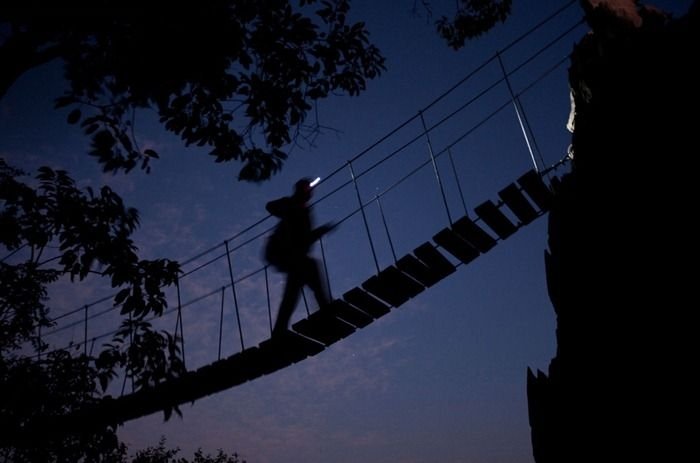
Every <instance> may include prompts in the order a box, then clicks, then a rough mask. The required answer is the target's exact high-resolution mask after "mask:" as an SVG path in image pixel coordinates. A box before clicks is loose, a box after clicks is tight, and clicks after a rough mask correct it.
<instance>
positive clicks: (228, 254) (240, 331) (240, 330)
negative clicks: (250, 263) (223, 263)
mask: <svg viewBox="0 0 700 463" xmlns="http://www.w3.org/2000/svg"><path fill="white" fill-rule="evenodd" d="M224 246H226V260H227V261H228V274H229V276H230V277H231V292H232V293H233V305H234V307H235V308H236V322H237V323H238V336H239V337H240V340H241V350H242V351H243V350H245V344H244V342H243V327H241V314H240V312H239V311H238V298H237V297H236V283H235V281H234V280H233V266H232V265H231V251H229V248H228V240H226V241H224Z"/></svg>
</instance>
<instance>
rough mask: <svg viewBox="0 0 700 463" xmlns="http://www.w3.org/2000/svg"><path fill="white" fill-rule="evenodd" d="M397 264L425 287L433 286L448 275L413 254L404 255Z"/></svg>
mask: <svg viewBox="0 0 700 463" xmlns="http://www.w3.org/2000/svg"><path fill="white" fill-rule="evenodd" d="M396 266H397V267H398V268H399V270H401V271H402V272H404V273H406V274H407V275H410V276H411V277H412V278H413V279H414V280H417V281H418V282H420V284H422V285H423V286H425V287H430V286H433V285H434V284H435V283H437V282H438V281H440V280H442V279H443V278H444V277H445V276H446V275H443V274H441V273H438V272H435V271H434V270H433V269H431V268H430V267H428V266H427V265H425V264H424V263H423V262H421V261H420V260H419V259H418V258H417V257H415V256H414V255H413V254H406V255H405V256H403V257H402V258H401V259H399V260H398V261H397V262H396Z"/></svg>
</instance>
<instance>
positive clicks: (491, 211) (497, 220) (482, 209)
mask: <svg viewBox="0 0 700 463" xmlns="http://www.w3.org/2000/svg"><path fill="white" fill-rule="evenodd" d="M474 211H475V212H476V213H477V214H478V215H479V217H481V219H482V220H483V221H484V222H486V225H488V226H489V227H490V228H491V229H492V230H493V231H494V232H496V234H497V235H498V236H499V237H500V238H501V239H506V238H508V237H509V236H510V235H512V234H513V233H515V232H516V230H517V229H518V227H516V226H515V225H513V223H512V222H511V221H510V220H509V219H508V217H506V216H505V214H503V212H501V210H500V209H499V208H498V206H496V205H495V204H494V203H493V202H491V200H488V201H484V202H483V203H481V204H479V205H478V206H476V207H475V208H474Z"/></svg>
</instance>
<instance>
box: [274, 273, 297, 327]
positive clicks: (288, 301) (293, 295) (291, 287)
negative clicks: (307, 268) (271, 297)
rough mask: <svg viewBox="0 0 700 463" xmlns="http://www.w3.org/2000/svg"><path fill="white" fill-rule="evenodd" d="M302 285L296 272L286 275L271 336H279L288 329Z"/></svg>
mask: <svg viewBox="0 0 700 463" xmlns="http://www.w3.org/2000/svg"><path fill="white" fill-rule="evenodd" d="M302 285H303V282H302V280H301V279H300V275H299V273H298V272H296V271H290V272H289V273H287V282H286V284H285V286H284V295H283V296H282V302H281V303H280V308H279V311H278V312H277V320H276V321H275V327H274V328H273V330H272V334H273V335H276V334H280V333H282V332H284V331H286V330H287V329H288V328H289V320H290V319H291V318H292V314H293V313H294V308H295V307H296V305H297V301H298V300H299V293H300V292H301V288H302Z"/></svg>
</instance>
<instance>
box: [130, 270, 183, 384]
mask: <svg viewBox="0 0 700 463" xmlns="http://www.w3.org/2000/svg"><path fill="white" fill-rule="evenodd" d="M175 281H177V278H176V280H175ZM175 332H176V333H177V322H176V324H175ZM133 345H134V324H133V323H132V318H131V312H129V349H132V348H133V347H132V346H133ZM129 363H130V362H129V355H127V356H126V366H125V367H124V381H122V392H121V395H124V390H125V389H126V380H127V379H129ZM133 391H134V377H133V375H132V377H131V392H133Z"/></svg>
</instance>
